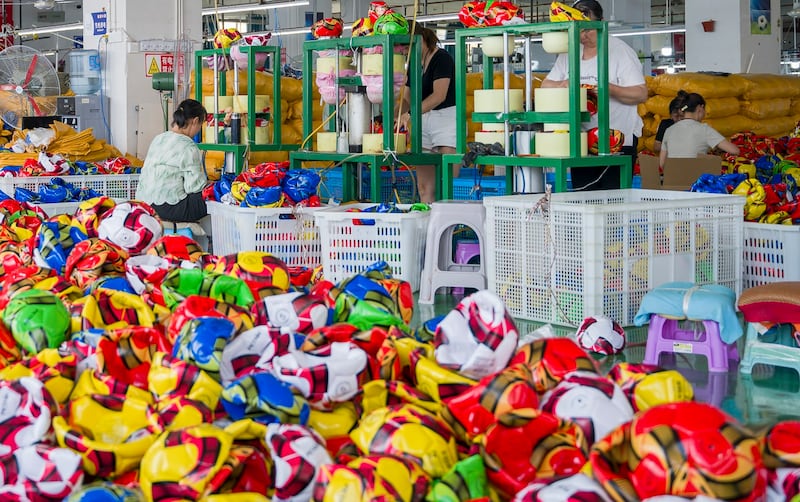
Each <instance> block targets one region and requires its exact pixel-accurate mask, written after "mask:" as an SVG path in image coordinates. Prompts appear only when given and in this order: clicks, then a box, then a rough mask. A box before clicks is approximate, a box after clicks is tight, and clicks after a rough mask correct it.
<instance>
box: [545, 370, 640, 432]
mask: <svg viewBox="0 0 800 502" xmlns="http://www.w3.org/2000/svg"><path fill="white" fill-rule="evenodd" d="M541 408H542V410H543V411H546V412H549V413H552V414H554V415H556V416H558V417H560V418H563V419H565V420H572V421H573V422H575V423H577V424H578V425H580V426H581V428H582V429H583V432H584V433H585V434H586V438H587V440H588V441H589V444H592V443H594V442H595V441H597V440H599V439H600V438H602V437H604V436H605V435H606V434H608V433H609V432H611V431H612V430H614V429H615V428H616V427H617V426H619V425H620V424H623V423H625V422H627V421H628V420H630V419H631V418H632V417H633V408H632V407H631V405H630V403H629V402H628V399H627V398H626V397H625V394H623V392H622V389H620V388H619V387H618V386H617V385H616V384H615V383H614V382H612V381H611V380H609V379H608V378H606V377H602V376H600V375H597V374H594V373H589V372H583V371H576V372H574V373H570V374H569V375H567V376H566V377H564V379H563V380H561V382H560V383H559V384H558V385H556V386H555V388H553V389H552V390H551V391H548V392H547V393H546V394H545V395H544V396H542V406H541Z"/></svg>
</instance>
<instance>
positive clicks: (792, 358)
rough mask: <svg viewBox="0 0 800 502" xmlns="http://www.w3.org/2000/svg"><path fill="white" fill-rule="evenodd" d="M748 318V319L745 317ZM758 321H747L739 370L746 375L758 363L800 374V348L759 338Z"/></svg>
mask: <svg viewBox="0 0 800 502" xmlns="http://www.w3.org/2000/svg"><path fill="white" fill-rule="evenodd" d="M745 320H746V319H745ZM757 326H758V323H755V322H748V323H747V334H746V335H745V342H744V357H742V362H741V363H739V371H741V372H742V373H744V374H745V375H750V374H751V373H752V372H753V366H755V365H756V364H765V365H768V366H780V367H782V368H789V369H793V370H795V371H797V373H798V375H800V348H798V347H789V346H787V345H783V344H782V343H774V342H765V341H762V340H761V339H760V338H759V336H760V335H759V333H758V330H757Z"/></svg>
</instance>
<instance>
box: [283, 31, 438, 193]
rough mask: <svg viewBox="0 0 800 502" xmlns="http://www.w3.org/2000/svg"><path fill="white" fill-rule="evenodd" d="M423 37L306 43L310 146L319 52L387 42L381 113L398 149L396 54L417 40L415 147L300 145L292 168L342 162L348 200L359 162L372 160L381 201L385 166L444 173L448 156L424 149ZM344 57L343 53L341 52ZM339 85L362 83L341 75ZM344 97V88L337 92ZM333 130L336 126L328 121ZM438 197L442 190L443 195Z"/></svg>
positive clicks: (387, 140) (412, 74)
mask: <svg viewBox="0 0 800 502" xmlns="http://www.w3.org/2000/svg"><path fill="white" fill-rule="evenodd" d="M421 43H422V38H421V37H420V36H418V35H416V36H414V40H413V43H412V40H411V36H410V35H372V36H368V37H353V38H337V39H331V40H310V41H307V42H305V43H304V44H303V76H304V77H305V78H304V79H303V137H304V138H305V140H306V141H307V142H306V144H307V145H312V146H313V144H314V138H313V137H310V136H311V135H312V132H313V128H314V125H313V121H312V117H313V102H312V99H313V89H314V88H313V84H314V79H313V77H312V75H313V70H314V53H315V52H316V51H326V50H334V51H340V50H357V49H360V48H363V47H375V46H381V49H382V51H383V52H382V54H383V103H382V104H381V113H382V115H383V117H384V128H383V144H384V145H388V146H387V148H386V149H387V150H391V151H395V144H394V134H393V133H394V128H393V127H390V124H391V123H392V118H393V117H394V112H395V96H394V70H393V58H394V47H395V46H396V45H409V44H411V55H410V59H409V68H410V70H409V72H408V75H409V86H410V91H411V92H410V96H409V100H410V103H411V110H410V113H411V124H410V126H411V146H410V150H409V152H407V153H403V154H396V158H395V157H393V156H388V157H387V156H385V155H383V154H371V153H351V154H347V153H333V152H315V151H312V150H311V148H310V149H309V150H297V151H293V152H290V153H289V162H290V163H291V167H292V169H297V168H300V167H302V166H303V162H312V161H316V162H331V163H334V164H335V165H341V166H342V179H343V184H342V185H343V186H342V196H343V198H344V199H345V200H349V199H351V198H352V197H353V195H354V193H357V192H355V191H354V183H355V181H356V175H355V172H356V171H355V168H356V167H357V166H358V165H359V164H367V165H369V168H370V174H371V176H370V179H371V180H372V181H371V187H370V198H371V199H372V200H373V201H375V202H381V186H380V180H381V175H380V171H381V168H382V167H387V166H388V167H392V168H394V167H396V165H398V164H400V163H403V164H406V165H409V166H414V165H433V166H435V167H436V171H437V173H438V172H441V165H442V156H441V155H439V154H433V153H425V152H423V151H422V138H421V136H420V134H419V133H418V132H415V131H420V130H421V128H422V114H421V113H420V111H421V103H422V71H421V68H422V66H421V65H422V63H421V61H422V59H421V55H422V52H421V49H420V47H421V45H420V44H421ZM337 57H338V53H337ZM337 85H341V86H353V85H361V78H360V77H358V76H355V77H337ZM337 96H338V93H337ZM328 130H331V126H330V125H329V126H328ZM441 186H442V184H441V183H437V190H440V189H441ZM437 198H438V195H437Z"/></svg>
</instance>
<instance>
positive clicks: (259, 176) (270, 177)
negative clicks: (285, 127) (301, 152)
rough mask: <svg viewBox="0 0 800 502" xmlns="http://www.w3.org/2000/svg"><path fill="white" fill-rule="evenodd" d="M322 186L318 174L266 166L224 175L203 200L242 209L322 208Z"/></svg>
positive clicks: (282, 165) (283, 164)
mask: <svg viewBox="0 0 800 502" xmlns="http://www.w3.org/2000/svg"><path fill="white" fill-rule="evenodd" d="M319 183H320V176H319V174H318V173H317V172H316V171H312V170H308V169H289V163H288V162H263V163H261V164H258V165H255V166H251V167H249V168H247V169H245V170H244V171H242V172H241V173H239V174H238V175H233V174H225V175H223V176H222V177H221V178H220V179H219V181H217V182H215V183H213V184H211V185H209V186H208V187H207V188H206V189H205V190H204V191H203V198H204V199H205V200H210V201H217V202H223V203H226V204H231V205H235V206H242V207H267V208H268V207H291V206H296V205H303V206H306V207H319V206H320V205H321V201H320V198H319V196H318V195H317V190H318V189H319Z"/></svg>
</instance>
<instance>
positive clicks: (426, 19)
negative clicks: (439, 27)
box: [414, 13, 458, 23]
mask: <svg viewBox="0 0 800 502" xmlns="http://www.w3.org/2000/svg"><path fill="white" fill-rule="evenodd" d="M414 20H415V21H416V22H418V23H433V22H435V21H456V20H458V14H457V13H453V14H432V15H430V16H418V17H416V18H414Z"/></svg>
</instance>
